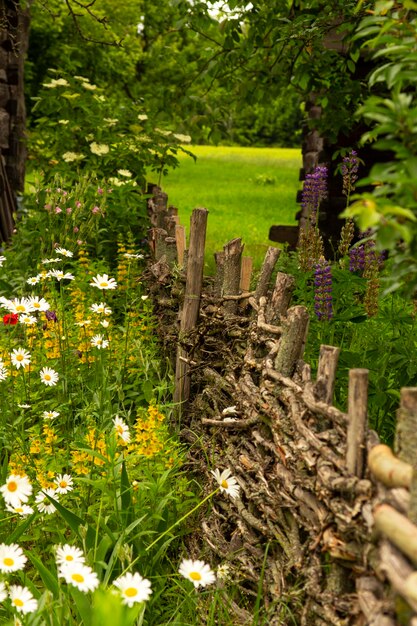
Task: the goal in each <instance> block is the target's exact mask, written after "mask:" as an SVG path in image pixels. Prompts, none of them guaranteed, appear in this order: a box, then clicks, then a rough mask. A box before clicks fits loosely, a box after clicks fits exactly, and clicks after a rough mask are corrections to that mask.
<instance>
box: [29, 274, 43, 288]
mask: <svg viewBox="0 0 417 626" xmlns="http://www.w3.org/2000/svg"><path fill="white" fill-rule="evenodd" d="M40 279H41V277H40V275H39V274H38V275H37V276H31V277H30V278H28V279H27V281H26V282H27V284H28V285H37V284H38V282H39V281H40Z"/></svg>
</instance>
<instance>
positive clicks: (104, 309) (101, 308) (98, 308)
mask: <svg viewBox="0 0 417 626" xmlns="http://www.w3.org/2000/svg"><path fill="white" fill-rule="evenodd" d="M90 311H92V312H93V313H101V314H102V315H111V313H112V310H111V308H110V307H108V306H107V304H106V303H105V302H100V304H92V305H91V306H90Z"/></svg>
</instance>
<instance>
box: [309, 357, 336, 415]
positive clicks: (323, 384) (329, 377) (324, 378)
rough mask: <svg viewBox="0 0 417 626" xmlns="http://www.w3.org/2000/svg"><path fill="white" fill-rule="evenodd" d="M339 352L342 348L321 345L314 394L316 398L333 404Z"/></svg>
mask: <svg viewBox="0 0 417 626" xmlns="http://www.w3.org/2000/svg"><path fill="white" fill-rule="evenodd" d="M339 354H340V348H335V347H334V346H325V345H322V346H320V356H319V364H318V367H317V378H316V383H315V385H314V396H315V398H316V400H321V401H322V402H326V404H331V403H332V400H333V393H334V385H335V382H336V370H337V362H338V360H339Z"/></svg>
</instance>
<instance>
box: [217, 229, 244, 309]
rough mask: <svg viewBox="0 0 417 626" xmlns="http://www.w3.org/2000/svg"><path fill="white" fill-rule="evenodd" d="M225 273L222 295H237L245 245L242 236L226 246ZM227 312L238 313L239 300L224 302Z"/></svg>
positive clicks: (224, 248)
mask: <svg viewBox="0 0 417 626" xmlns="http://www.w3.org/2000/svg"><path fill="white" fill-rule="evenodd" d="M223 250H224V274H223V288H222V294H221V295H222V296H237V295H238V294H239V284H240V264H241V259H242V252H243V245H242V239H241V238H240V237H238V238H236V239H232V240H231V241H229V242H228V243H227V244H226V245H225V246H224V247H223ZM223 306H224V310H225V311H226V312H227V313H236V310H237V301H234V300H228V301H226V302H225V303H224V304H223Z"/></svg>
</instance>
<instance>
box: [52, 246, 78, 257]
mask: <svg viewBox="0 0 417 626" xmlns="http://www.w3.org/2000/svg"><path fill="white" fill-rule="evenodd" d="M55 253H56V254H62V256H67V257H72V256H74V253H73V252H71V251H70V250H67V249H66V248H56V249H55Z"/></svg>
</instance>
